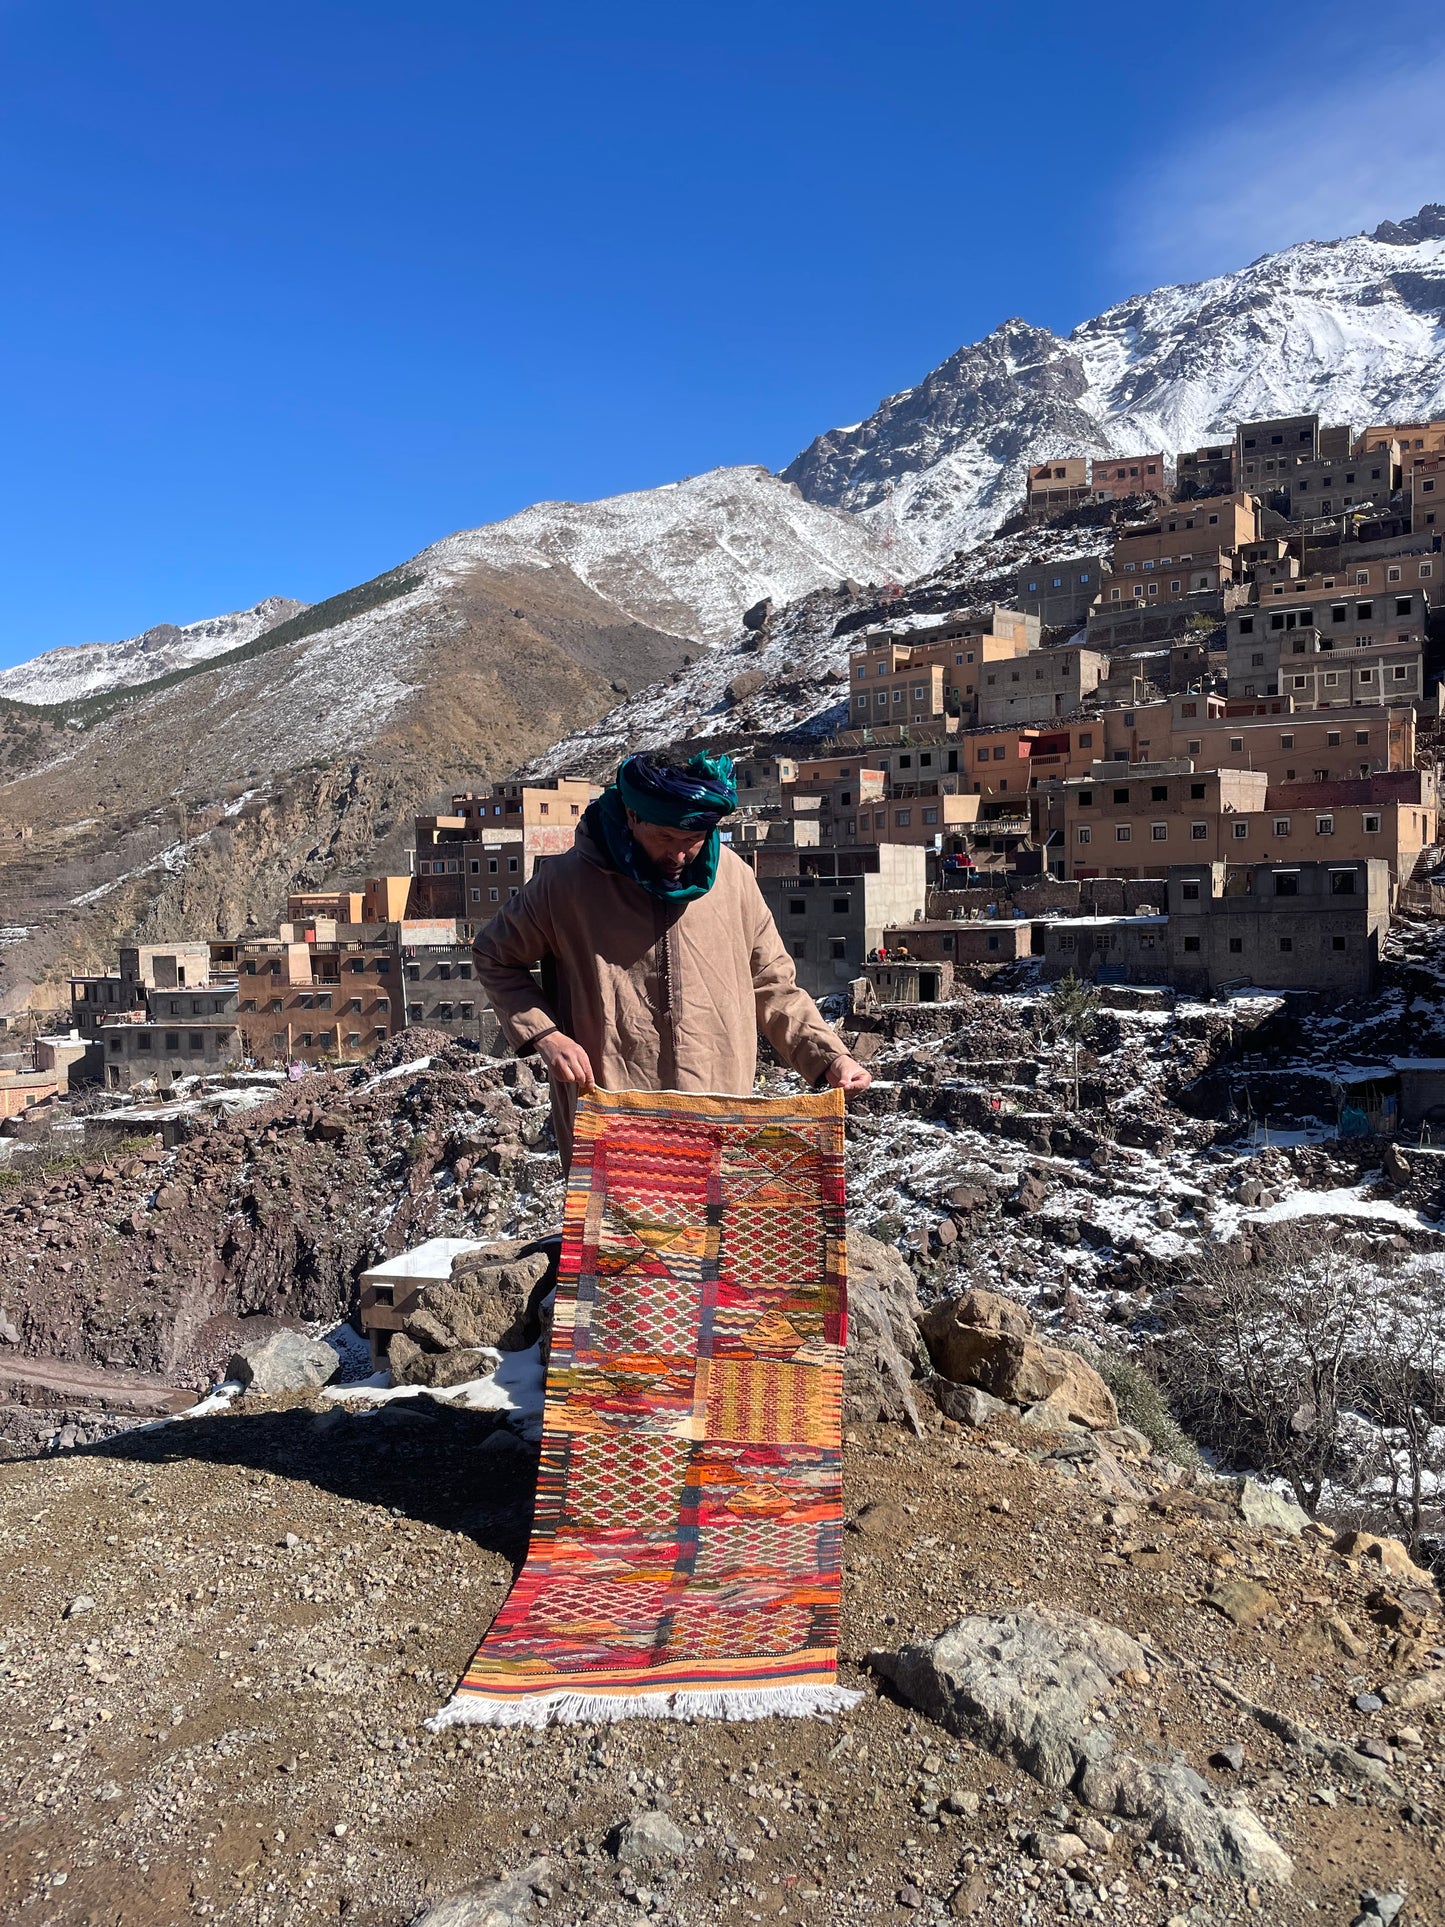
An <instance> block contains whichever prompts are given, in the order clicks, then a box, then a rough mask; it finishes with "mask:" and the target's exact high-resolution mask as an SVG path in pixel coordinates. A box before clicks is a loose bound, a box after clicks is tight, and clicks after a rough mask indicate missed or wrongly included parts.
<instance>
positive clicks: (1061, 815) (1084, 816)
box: [1030, 761, 1269, 878]
mask: <svg viewBox="0 0 1445 1927" xmlns="http://www.w3.org/2000/svg"><path fill="white" fill-rule="evenodd" d="M1268 788H1269V779H1268V777H1267V776H1266V775H1265V773H1264V771H1263V770H1244V769H1216V770H1195V769H1194V767H1193V765H1192V764H1190V763H1187V762H1186V763H1180V762H1177V761H1175V762H1168V763H1153V764H1117V763H1116V764H1109V763H1099V764H1096V765H1095V767H1094V771H1093V773H1092V775H1090V776H1088V777H1082V778H1081V777H1072V778H1068V779H1066V780H1064V781H1062V782H1057V781H1055V782H1047V783H1040V784H1039V785H1038V787H1037V788H1036V789H1035V790H1034V791H1033V792H1032V794H1031V796H1030V803H1031V806H1032V812H1033V834H1034V841H1035V843H1036V844H1038V845H1040V846H1041V847H1042V848H1043V849H1044V850H1045V852H1046V854H1047V859H1048V866H1049V869H1050V871H1051V873H1052V874H1053V875H1054V876H1058V877H1064V878H1076V877H1092V876H1117V877H1141V876H1143V877H1155V876H1158V877H1162V876H1164V875H1165V873H1166V872H1167V870H1168V868H1169V866H1170V864H1171V863H1177V862H1181V861H1182V860H1183V858H1184V856H1185V855H1186V854H1193V853H1194V852H1196V851H1197V853H1198V856H1199V860H1200V861H1201V862H1211V861H1219V862H1223V861H1226V860H1227V859H1229V858H1230V857H1231V856H1232V857H1233V858H1234V860H1235V861H1237V862H1247V861H1249V860H1250V858H1251V857H1252V856H1255V855H1257V854H1259V850H1258V844H1259V838H1260V834H1261V830H1260V826H1261V825H1262V823H1263V820H1264V810H1265V799H1266V796H1267V793H1268ZM1251 838H1253V843H1251Z"/></svg>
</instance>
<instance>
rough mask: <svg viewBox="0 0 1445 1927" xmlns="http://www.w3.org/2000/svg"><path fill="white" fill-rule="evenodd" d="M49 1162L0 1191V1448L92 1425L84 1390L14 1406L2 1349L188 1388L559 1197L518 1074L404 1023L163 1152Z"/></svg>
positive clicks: (541, 1118) (541, 1112) (33, 1394)
mask: <svg viewBox="0 0 1445 1927" xmlns="http://www.w3.org/2000/svg"><path fill="white" fill-rule="evenodd" d="M142 1119H143V1114H141V1113H137V1129H140V1128H143V1123H142ZM56 1166H58V1168H55V1167H52V1168H50V1169H49V1170H47V1171H46V1173H45V1174H44V1176H43V1177H42V1178H39V1179H37V1180H36V1181H33V1182H22V1183H20V1184H8V1185H4V1186H0V1313H3V1324H0V1398H6V1399H9V1400H10V1401H11V1403H10V1404H9V1405H8V1406H7V1405H0V1436H3V1435H10V1436H17V1435H18V1436H22V1437H26V1438H34V1437H36V1436H43V1435H45V1433H46V1432H47V1431H51V1432H53V1431H55V1430H56V1429H57V1428H59V1429H62V1430H63V1429H64V1427H66V1426H67V1425H72V1426H74V1427H75V1428H76V1429H75V1432H74V1434H73V1435H72V1436H73V1438H74V1439H75V1440H76V1441H78V1440H80V1439H81V1438H84V1437H90V1436H93V1435H95V1433H96V1431H97V1430H101V1431H103V1430H105V1429H106V1425H107V1422H106V1421H105V1419H104V1417H103V1413H104V1409H105V1403H106V1401H105V1398H104V1393H103V1390H101V1391H99V1392H98V1394H97V1396H96V1398H95V1399H93V1400H90V1401H87V1402H86V1403H85V1404H79V1405H76V1404H71V1403H69V1402H66V1403H61V1404H58V1405H56V1406H47V1405H46V1403H45V1400H44V1397H43V1387H38V1388H37V1387H31V1388H30V1389H29V1390H28V1391H27V1392H26V1394H25V1395H24V1399H23V1403H22V1402H21V1401H20V1399H18V1398H17V1396H16V1392H15V1388H14V1385H13V1382H12V1381H11V1380H9V1379H6V1377H5V1363H6V1357H7V1355H8V1354H10V1353H12V1352H13V1353H14V1354H15V1355H23V1356H24V1357H25V1358H26V1359H28V1360H32V1361H33V1360H36V1359H54V1360H57V1361H67V1362H75V1363H79V1364H84V1365H86V1366H89V1367H94V1368H99V1369H100V1370H101V1371H103V1372H104V1371H112V1372H115V1373H117V1374H121V1373H124V1372H126V1371H128V1370H129V1371H135V1370H139V1371H141V1372H145V1373H149V1374H154V1375H156V1376H157V1377H158V1378H159V1379H161V1380H166V1381H170V1382H172V1383H175V1384H184V1385H194V1386H196V1387H198V1388H200V1389H204V1388H205V1386H206V1384H208V1383H209V1382H210V1381H211V1380H212V1379H213V1378H215V1377H219V1376H220V1375H221V1373H222V1372H223V1370H224V1368H225V1366H226V1364H227V1361H228V1359H229V1358H230V1356H231V1354H232V1353H233V1352H234V1351H235V1350H236V1347H237V1343H238V1340H239V1339H240V1337H241V1336H242V1335H243V1334H244V1333H245V1332H246V1331H248V1330H251V1329H253V1327H254V1321H256V1320H258V1319H268V1318H269V1319H273V1320H276V1319H279V1320H283V1321H289V1322H291V1323H302V1322H327V1321H335V1320H337V1319H340V1318H344V1317H346V1316H347V1315H348V1314H349V1313H350V1312H351V1311H352V1310H353V1308H354V1306H355V1303H356V1284H357V1279H358V1277H359V1275H360V1273H361V1271H362V1270H364V1269H365V1268H366V1266H367V1265H369V1264H373V1263H376V1262H378V1261H379V1260H380V1259H382V1258H384V1257H388V1256H391V1255H393V1254H395V1253H396V1252H398V1251H402V1250H404V1249H406V1248H407V1247H408V1246H409V1245H411V1244H415V1243H417V1242H419V1241H420V1240H421V1239H423V1238H426V1237H429V1236H432V1235H451V1236H478V1235H482V1236H485V1235H488V1234H492V1233H497V1232H505V1231H510V1230H516V1231H522V1232H525V1231H527V1230H529V1229H532V1228H535V1229H539V1230H540V1229H543V1228H546V1227H547V1226H549V1225H550V1223H551V1222H552V1221H553V1220H554V1219H555V1217H556V1215H557V1209H558V1201H559V1198H560V1170H559V1167H558V1164H557V1159H556V1154H555V1151H554V1150H553V1149H552V1148H551V1135H550V1126H549V1123H548V1113H547V1102H546V1090H545V1086H544V1085H539V1084H538V1082H537V1079H536V1078H535V1076H534V1074H533V1072H532V1070H531V1069H530V1067H529V1066H528V1065H527V1064H526V1063H524V1062H517V1061H513V1060H508V1061H505V1062H501V1061H497V1060H494V1059H490V1058H486V1057H483V1056H482V1055H480V1053H479V1052H478V1051H476V1050H475V1048H473V1047H470V1046H468V1045H467V1044H465V1043H460V1042H458V1041H457V1040H455V1039H452V1038H447V1037H444V1036H442V1035H441V1034H439V1033H431V1032H418V1031H408V1032H405V1033H403V1035H402V1036H400V1037H399V1038H396V1039H394V1040H393V1041H392V1042H391V1043H390V1044H389V1045H388V1046H387V1048H386V1050H385V1052H383V1053H380V1054H379V1055H378V1056H377V1057H376V1058H374V1059H372V1060H371V1061H370V1062H369V1063H368V1064H366V1065H364V1066H362V1067H360V1068H358V1069H356V1070H352V1071H347V1072H334V1073H329V1074H326V1075H315V1076H310V1077H307V1078H305V1079H302V1080H300V1081H299V1082H297V1083H295V1084H288V1085H286V1086H284V1087H282V1089H281V1090H280V1091H279V1093H278V1095H277V1096H276V1097H275V1098H274V1099H271V1100H269V1101H268V1102H266V1103H264V1104H262V1105H260V1106H257V1107H255V1108H253V1109H250V1110H247V1111H245V1112H244V1113H242V1114H240V1115H239V1116H237V1117H235V1118H232V1119H230V1120H228V1121H222V1122H217V1123H214V1124H212V1123H209V1122H207V1121H205V1120H197V1121H196V1122H195V1123H194V1125H193V1126H192V1135H190V1136H189V1137H188V1138H186V1140H185V1141H183V1142H181V1143H179V1144H178V1145H176V1146H175V1147H174V1148H173V1149H170V1150H164V1149H162V1148H161V1147H160V1146H159V1145H158V1144H155V1145H151V1144H148V1145H147V1147H146V1148H145V1149H144V1150H139V1151H136V1152H134V1153H133V1154H131V1155H127V1156H125V1157H121V1158H117V1157H110V1158H106V1157H104V1156H102V1155H100V1154H97V1155H96V1156H95V1157H94V1158H93V1159H92V1158H91V1157H90V1156H89V1155H87V1154H86V1153H85V1152H83V1151H81V1152H76V1153H73V1154H70V1155H68V1156H66V1157H64V1158H62V1159H60V1160H57V1161H56ZM97 1408H98V1409H97ZM117 1422H125V1421H124V1420H117ZM110 1429H114V1428H113V1426H111V1428H110Z"/></svg>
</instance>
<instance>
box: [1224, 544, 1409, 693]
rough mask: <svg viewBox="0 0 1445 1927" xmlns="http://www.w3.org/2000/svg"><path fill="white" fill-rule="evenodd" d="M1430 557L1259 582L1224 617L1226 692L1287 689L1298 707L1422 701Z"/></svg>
mask: <svg viewBox="0 0 1445 1927" xmlns="http://www.w3.org/2000/svg"><path fill="white" fill-rule="evenodd" d="M1346 553H1348V551H1346ZM1435 564H1436V558H1435V557H1433V556H1422V555H1416V556H1412V557H1408V558H1407V557H1399V558H1395V559H1393V560H1392V559H1390V558H1388V557H1380V558H1376V559H1374V560H1370V561H1362V562H1360V563H1358V564H1357V565H1355V566H1351V567H1347V568H1346V569H1344V570H1333V571H1331V572H1329V573H1327V574H1319V575H1313V576H1306V577H1302V578H1300V580H1298V581H1295V582H1275V583H1269V584H1256V585H1255V588H1254V589H1253V590H1252V592H1251V597H1250V601H1249V602H1248V604H1246V605H1244V606H1241V607H1238V608H1235V609H1233V610H1231V611H1230V613H1229V614H1228V616H1227V617H1226V639H1227V649H1228V669H1229V693H1230V696H1231V697H1252V696H1278V695H1289V696H1293V697H1294V698H1295V700H1296V702H1297V704H1299V705H1300V706H1301V707H1304V706H1307V705H1308V706H1314V705H1317V704H1321V703H1329V704H1332V705H1333V704H1348V703H1351V702H1358V703H1365V704H1374V703H1381V702H1385V703H1388V702H1394V703H1397V704H1399V703H1416V704H1418V703H1419V702H1420V700H1421V698H1422V696H1423V694H1424V686H1423V649H1424V641H1425V632H1426V625H1427V622H1428V618H1429V613H1430V607H1431V600H1432V596H1434V595H1437V594H1438V593H1439V589H1440V586H1441V585H1439V584H1437V582H1436V580H1435ZM1422 568H1423V570H1424V571H1425V574H1424V576H1423V577H1422V576H1421V574H1420V571H1421V569H1422ZM1411 578H1413V579H1411ZM1320 657H1329V658H1330V660H1329V661H1323V662H1322V661H1317V660H1316V658H1320Z"/></svg>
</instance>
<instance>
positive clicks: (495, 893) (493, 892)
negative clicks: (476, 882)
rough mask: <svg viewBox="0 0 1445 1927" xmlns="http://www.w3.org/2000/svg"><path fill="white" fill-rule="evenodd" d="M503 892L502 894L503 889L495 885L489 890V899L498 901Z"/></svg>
mask: <svg viewBox="0 0 1445 1927" xmlns="http://www.w3.org/2000/svg"><path fill="white" fill-rule="evenodd" d="M501 894H502V893H501V891H500V890H498V889H497V888H496V887H495V886H494V887H493V888H492V889H490V890H488V892H487V898H488V901H489V902H491V903H496V902H497V900H498V899H499V898H500V896H501Z"/></svg>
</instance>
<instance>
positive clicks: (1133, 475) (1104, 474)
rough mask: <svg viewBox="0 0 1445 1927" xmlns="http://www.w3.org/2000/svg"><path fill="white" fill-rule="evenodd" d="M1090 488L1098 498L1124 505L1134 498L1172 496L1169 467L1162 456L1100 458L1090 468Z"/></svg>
mask: <svg viewBox="0 0 1445 1927" xmlns="http://www.w3.org/2000/svg"><path fill="white" fill-rule="evenodd" d="M1089 486H1090V488H1091V489H1092V490H1093V491H1094V493H1095V495H1099V496H1103V497H1105V498H1106V499H1108V500H1110V501H1116V502H1117V501H1124V500H1125V499H1126V498H1127V497H1129V496H1131V495H1158V496H1160V497H1167V496H1168V495H1169V493H1170V475H1169V463H1168V460H1167V459H1166V457H1165V456H1164V454H1163V453H1162V452H1156V453H1155V454H1153V455H1119V456H1115V455H1108V456H1098V457H1096V458H1095V460H1094V461H1093V462H1092V463H1091V464H1090V469H1089Z"/></svg>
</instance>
